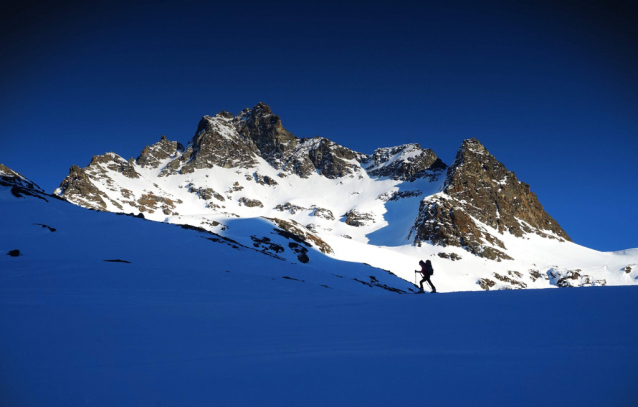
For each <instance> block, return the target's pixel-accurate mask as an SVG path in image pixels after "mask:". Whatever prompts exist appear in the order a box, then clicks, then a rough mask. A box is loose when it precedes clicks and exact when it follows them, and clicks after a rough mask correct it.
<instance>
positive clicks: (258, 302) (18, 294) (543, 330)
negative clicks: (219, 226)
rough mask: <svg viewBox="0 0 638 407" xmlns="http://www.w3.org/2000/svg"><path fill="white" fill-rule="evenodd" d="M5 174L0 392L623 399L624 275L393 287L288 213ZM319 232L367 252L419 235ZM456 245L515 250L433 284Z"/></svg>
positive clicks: (526, 402) (632, 363)
mask: <svg viewBox="0 0 638 407" xmlns="http://www.w3.org/2000/svg"><path fill="white" fill-rule="evenodd" d="M0 182H1V185H0V213H2V216H0V230H1V231H2V233H0V253H2V255H0V326H1V327H2V328H3V329H0V363H1V366H2V369H0V383H3V384H6V385H4V386H0V405H3V406H4V405H8V406H29V407H33V406H47V407H50V406H65V407H68V406H86V405H90V406H105V407H106V406H118V405H134V406H145V405H155V406H160V405H161V406H181V405H188V406H210V405H242V406H243V405H246V406H254V405H304V406H326V405H330V406H351V405H353V403H354V404H364V405H393V404H396V403H397V402H398V403H403V404H408V405H418V404H423V403H424V400H427V402H428V403H433V404H436V405H449V406H467V405H474V404H478V405H516V406H538V405H578V406H600V405H608V404H610V403H611V404H616V405H632V403H633V401H635V400H636V392H635V386H633V379H634V377H635V374H634V373H635V371H636V366H638V352H637V351H636V345H635V338H636V334H637V333H638V328H637V327H636V325H635V324H632V323H630V321H632V320H633V317H634V311H633V304H634V302H635V292H634V291H635V287H604V288H603V287H596V288H591V289H579V290H560V291H559V290H527V291H526V292H516V293H514V292H511V291H509V292H505V291H499V292H492V293H476V292H474V293H473V292H459V293H449V294H440V295H432V296H430V295H427V296H426V295H396V294H395V293H402V292H408V293H409V292H410V290H413V289H414V286H413V285H412V284H411V283H409V282H408V281H405V280H403V279H400V278H398V277H396V276H394V275H392V274H390V273H388V272H386V271H384V270H381V269H379V268H373V267H370V266H368V265H365V264H358V263H349V262H346V261H340V260H338V259H336V258H334V257H330V256H328V255H325V254H323V253H321V251H320V249H321V245H320V242H316V241H313V240H312V239H311V236H312V235H305V236H306V237H305V238H301V236H302V235H303V234H305V233H309V232H307V231H303V230H297V229H296V227H300V226H297V224H295V223H292V220H288V221H286V222H290V225H293V226H295V228H292V227H290V231H288V230H286V229H283V228H282V227H279V226H278V225H277V223H281V222H282V221H276V220H267V219H264V218H260V217H255V218H234V219H230V220H229V221H228V228H227V229H226V230H224V231H223V232H224V234H225V235H224V236H222V235H220V234H214V233H211V232H208V231H206V230H204V229H202V228H195V227H192V226H183V227H180V226H179V225H174V224H166V223H160V222H153V221H149V220H145V219H140V218H138V217H136V216H131V215H129V216H124V215H122V214H120V215H121V216H118V215H117V214H114V213H109V212H104V211H95V210H86V209H84V208H81V207H78V206H75V205H72V204H69V203H68V202H64V201H63V200H61V199H56V198H55V197H53V196H51V195H48V194H46V193H44V192H43V191H41V190H40V189H39V188H37V186H36V185H35V184H34V183H33V182H31V181H29V180H28V179H27V178H25V177H23V176H21V175H20V174H17V173H15V172H13V171H10V170H8V169H6V168H2V178H1V179H0ZM411 200H412V204H414V203H416V204H418V200H417V201H414V200H413V199H412V198H405V199H399V200H388V201H387V202H386V203H389V204H397V205H400V204H402V203H403V202H410V201H411ZM286 211H287V213H291V212H292V211H293V208H288V209H286ZM301 212H303V211H301ZM299 214H300V212H296V213H295V215H299ZM193 219H194V218H193ZM322 219H323V218H322ZM300 228H301V227H300ZM322 236H324V235H322ZM325 236H330V235H325ZM235 237H237V239H235ZM536 237H537V238H538V239H540V240H541V241H548V242H553V243H554V244H560V245H567V246H561V247H564V248H566V249H569V248H570V247H571V246H569V245H572V244H571V243H569V242H564V243H560V242H558V241H556V240H549V239H546V238H543V237H541V236H536ZM340 239H341V241H343V244H342V243H339V242H340ZM503 239H504V240H503V242H504V245H505V246H507V247H508V249H509V250H514V252H516V250H518V248H516V247H514V246H513V247H512V248H510V245H511V244H512V242H516V241H521V242H522V241H523V239H521V238H518V237H512V239H513V240H512V241H510V240H508V239H507V238H505V237H504V238H503ZM347 243H350V244H352V246H349V247H348V246H346V244H347ZM307 244H308V245H311V246H307ZM525 244H528V242H526V243H525ZM331 247H333V248H334V249H335V253H336V255H337V256H339V257H347V255H348V253H350V254H351V255H356V256H367V257H368V259H365V260H367V262H370V263H372V262H382V261H387V262H393V261H399V262H400V261H402V259H404V258H406V259H410V261H413V260H414V258H413V257H411V256H412V254H410V253H408V252H406V253H400V251H401V250H415V252H414V253H417V254H419V255H422V254H423V250H424V249H425V248H426V247H429V244H426V243H422V245H421V247H420V248H419V247H418V246H416V247H413V246H409V245H408V246H404V247H399V248H394V249H387V248H379V247H375V246H373V245H370V244H364V243H361V242H358V241H357V240H355V239H343V238H339V237H338V236H337V237H333V241H331ZM435 249H437V250H441V249H440V248H438V247H437V248H435ZM458 250H459V251H461V250H462V249H458ZM379 253H382V254H383V256H380V254H379ZM392 253H394V254H392ZM516 253H518V252H516ZM6 254H9V255H6ZM304 255H305V256H307V257H304ZM392 256H394V257H392ZM401 256H403V257H401ZM634 257H635V255H634ZM471 258H476V259H479V260H480V261H485V262H488V263H489V264H493V265H500V264H507V263H510V264H511V263H512V262H513V261H512V260H502V261H501V262H500V263H499V262H497V261H493V260H487V259H485V258H479V257H476V256H474V255H470V254H467V255H463V259H461V260H458V259H457V260H455V261H453V262H452V261H451V260H443V259H439V258H438V257H436V259H437V260H435V262H434V264H435V266H436V267H437V270H436V273H435V276H434V281H435V283H436V284H437V286H445V285H446V284H448V285H449V286H450V287H452V285H453V284H456V283H457V282H462V281H465V280H466V279H467V277H466V276H463V275H462V274H459V273H458V272H456V271H455V270H454V269H450V268H448V267H447V266H444V265H445V262H449V263H450V264H455V265H457V264H469V265H472V264H476V263H466V262H468V259H471ZM365 260H364V259H363V258H360V259H359V261H365ZM406 265H408V266H413V264H406ZM411 268H414V267H411ZM455 273H456V274H455ZM633 273H634V272H633V271H632V272H631V273H630V274H628V276H630V277H634V276H635V274H633ZM508 278H509V277H508ZM601 371H604V372H605V374H604V375H600V374H592V372H601ZM422 377H426V378H427V384H428V387H427V388H425V389H420V388H418V386H417V387H415V388H410V387H409V386H406V384H407V383H413V382H415V378H422ZM539 378H542V380H540V381H539ZM416 382H418V381H416ZM541 382H542V383H546V384H548V385H542V386H539V385H538V383H541ZM539 389H541V390H539ZM592 389H594V391H592Z"/></svg>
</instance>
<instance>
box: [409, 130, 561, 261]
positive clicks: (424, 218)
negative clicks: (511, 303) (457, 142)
mask: <svg viewBox="0 0 638 407" xmlns="http://www.w3.org/2000/svg"><path fill="white" fill-rule="evenodd" d="M477 222H478V223H477ZM484 226H488V227H489V228H492V230H495V231H496V232H498V234H503V233H506V232H507V233H511V234H512V235H514V236H518V237H521V236H523V235H524V234H525V233H536V234H538V235H541V236H543V237H550V238H557V239H562V240H569V241H571V239H570V238H569V236H568V235H567V233H565V231H564V230H563V229H562V228H561V227H560V225H559V224H558V223H557V222H556V221H555V220H554V219H553V218H552V217H551V216H550V215H549V214H548V213H547V212H545V210H544V209H543V206H542V205H541V204H540V202H539V201H538V198H537V197H536V194H534V193H533V192H531V190H530V187H529V185H527V184H526V183H524V182H521V181H519V180H518V178H517V177H516V174H514V173H513V172H511V171H508V170H507V168H505V166H504V165H503V164H502V163H500V162H499V161H498V160H496V158H494V156H492V155H491V154H490V153H489V151H487V149H486V148H485V147H484V146H483V145H482V144H481V143H480V142H479V141H478V140H477V139H475V138H472V139H468V140H465V141H464V142H463V144H462V145H461V148H460V149H459V151H458V153H457V155H456V159H455V160H454V163H453V164H452V165H451V166H450V167H449V168H448V171H447V177H446V180H445V184H444V187H443V191H442V193H440V194H436V195H433V196H431V197H428V198H426V199H424V200H423V201H422V202H421V207H420V209H419V217H418V219H417V221H416V223H415V226H414V228H413V232H415V243H417V244H418V243H419V242H423V241H429V242H432V243H434V244H439V245H442V246H447V245H453V246H461V247H464V248H466V249H467V250H468V251H470V252H472V253H475V254H477V255H480V256H482V257H487V258H493V259H496V258H499V259H500V258H508V256H507V255H505V253H503V252H502V251H501V250H500V249H505V245H504V244H503V242H502V241H501V240H500V239H499V238H498V236H497V235H495V234H493V233H491V232H490V230H489V229H487V228H485V227H484Z"/></svg>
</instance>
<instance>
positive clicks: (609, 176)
mask: <svg viewBox="0 0 638 407" xmlns="http://www.w3.org/2000/svg"><path fill="white" fill-rule="evenodd" d="M217 3H220V4H217ZM302 3H305V2H292V1H290V2H281V1H268V2H265V1H260V2H244V1H233V2H223V3H222V2H214V1H208V2H177V1H142V2H116V1H110V2H99V1H97V2H87V1H83V2H47V1H37V2H33V1H20V2H14V3H13V4H12V3H11V2H7V1H5V2H3V5H2V6H0V7H2V9H0V73H1V75H0V162H2V163H4V164H5V165H7V166H8V167H10V168H12V169H14V170H16V171H18V172H21V173H23V174H24V175H25V176H27V177H29V178H30V179H32V180H33V181H35V182H36V183H38V184H40V186H42V187H43V188H45V189H46V190H47V191H49V192H50V191H52V190H53V189H54V188H55V187H57V186H58V185H59V183H60V182H61V181H62V179H63V178H64V177H65V176H66V174H67V172H68V168H69V167H70V166H71V165H72V164H77V165H80V166H86V165H87V164H88V163H89V161H90V159H91V156H92V155H96V154H103V153H105V152H107V151H114V152H116V153H118V154H120V155H122V156H124V157H125V158H128V157H131V156H133V157H137V156H138V155H139V153H140V151H141V150H142V149H143V148H144V146H145V145H147V144H152V143H154V142H156V141H158V140H159V139H160V136H161V135H162V134H165V135H166V136H167V137H168V138H169V139H171V140H177V141H180V142H182V143H186V142H188V141H189V140H190V138H191V137H192V136H193V134H194V132H195V129H196V126H197V123H198V121H199V119H200V118H201V116H203V115H206V114H210V115H213V114H215V113H217V112H219V111H221V110H222V109H224V110H227V111H231V112H233V113H237V112H239V111H240V110H241V109H243V108H245V107H252V106H254V105H255V104H256V103H257V102H259V101H263V102H266V103H268V104H269V105H270V106H271V108H272V109H273V111H274V112H275V113H276V114H279V115H280V116H281V118H282V121H283V124H284V126H285V127H286V128H287V129H288V130H290V131H291V132H293V133H294V134H295V135H297V136H299V137H311V136H315V135H321V136H324V137H327V138H329V139H331V140H333V141H335V142H337V143H340V144H342V145H345V146H347V147H349V148H352V149H354V150H357V151H361V152H364V153H371V152H372V151H373V150H374V149H375V148H378V147H386V146H393V145H398V144H403V143H408V142H417V143H419V144H421V146H423V147H427V148H431V149H433V150H434V151H435V152H436V153H437V154H438V155H439V156H440V157H441V159H442V160H443V161H444V162H446V163H448V164H450V163H451V162H452V161H453V159H454V156H455V154H456V151H457V149H458V147H459V146H460V145H461V142H462V141H463V139H465V138H470V137H477V138H478V139H479V140H480V141H481V142H482V143H483V144H484V145H485V146H486V147H487V149H488V150H490V152H491V153H492V154H494V155H495V156H496V158H497V159H499V160H500V161H501V162H503V163H504V164H505V165H506V166H507V168H508V169H510V170H512V171H514V172H515V173H516V174H517V175H518V177H519V179H520V180H522V181H524V182H527V183H528V184H530V185H531V188H532V191H534V192H535V193H536V194H537V195H538V197H539V199H540V201H541V203H542V204H543V206H544V207H545V209H546V210H547V211H548V212H549V213H550V215H552V216H553V217H554V218H556V220H557V221H558V222H559V223H560V224H561V226H563V228H564V229H565V230H566V231H567V233H568V234H569V235H570V236H571V237H572V238H573V239H574V241H575V242H576V243H579V244H582V245H585V246H588V247H591V248H594V249H597V250H620V249H625V248H630V247H631V248H633V247H638V233H637V231H638V209H637V205H636V203H637V202H638V182H637V178H638V159H637V154H638V56H637V50H638V29H637V28H636V21H638V12H637V8H638V6H636V2H630V1H626V2H622V1H604V2H603V1H601V2H593V1H481V2H477V1H445V2H441V1H436V2H427V1H422V2H415V3H410V2H377V1H373V0H372V1H366V2H347V1H342V2H331V1H316V2H312V3H310V4H302ZM632 3H633V4H632Z"/></svg>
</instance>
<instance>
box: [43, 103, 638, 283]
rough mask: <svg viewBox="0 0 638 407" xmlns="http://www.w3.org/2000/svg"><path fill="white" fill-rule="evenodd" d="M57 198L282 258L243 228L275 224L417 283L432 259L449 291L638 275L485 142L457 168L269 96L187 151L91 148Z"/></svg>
mask: <svg viewBox="0 0 638 407" xmlns="http://www.w3.org/2000/svg"><path fill="white" fill-rule="evenodd" d="M54 193H55V195H56V196H59V197H61V198H63V199H65V200H67V201H69V202H71V203H74V204H76V205H79V206H83V207H85V208H90V209H95V210H100V211H109V212H117V213H127V214H134V215H138V216H139V214H141V215H143V216H144V217H145V218H146V219H150V220H154V221H158V222H166V223H174V224H181V225H190V226H193V227H196V228H201V229H204V230H206V231H209V232H212V233H216V234H218V235H220V236H224V237H227V238H232V239H234V240H236V241H237V242H239V243H241V244H243V245H245V246H251V245H254V246H255V247H260V248H261V250H264V251H270V252H276V250H277V248H276V246H275V248H269V246H268V244H264V242H267V240H264V239H266V238H267V239H270V238H271V237H270V236H262V235H261V234H259V233H257V232H255V231H252V230H250V229H249V228H247V227H246V225H247V224H254V223H255V222H257V221H259V222H267V223H269V224H270V225H272V227H273V228H276V229H278V230H282V231H285V232H286V233H289V234H291V235H294V236H297V237H300V238H301V239H302V240H303V241H304V242H306V243H307V244H308V245H310V246H311V247H313V248H315V249H317V250H319V251H320V252H322V253H323V254H324V255H326V256H329V257H332V258H334V259H338V260H346V261H351V262H359V263H368V264H370V265H372V266H375V267H379V268H382V269H386V270H390V271H391V272H393V273H394V274H396V275H398V276H399V277H401V278H403V279H405V280H406V281H412V282H413V281H414V270H415V269H416V268H417V267H418V266H417V263H418V260H419V259H425V258H430V259H432V260H433V263H434V267H435V270H436V272H435V276H434V277H433V281H434V283H435V284H436V285H437V289H438V290H439V291H456V290H480V289H509V288H541V287H550V286H560V287H563V286H589V285H624V284H636V283H638V281H637V280H636V275H634V274H635V267H634V265H635V263H637V262H638V251H637V250H628V251H622V252H614V253H601V252H597V251H594V250H590V249H587V248H584V247H582V246H579V245H576V244H574V243H573V242H572V241H571V239H570V238H569V236H568V234H567V233H566V232H565V231H564V230H563V229H562V228H561V227H560V225H559V224H558V223H557V222H556V221H555V220H554V219H553V218H552V217H551V216H550V215H549V214H547V213H546V212H545V210H544V209H543V207H542V205H541V204H540V202H539V201H538V199H537V197H536V195H535V194H534V193H533V192H531V190H530V187H529V185H527V184H525V183H523V182H521V181H519V180H518V179H517V177H516V175H515V174H514V173H513V172H511V171H509V170H507V169H506V168H505V166H504V165H503V164H502V163H500V162H499V161H498V160H497V159H496V158H495V157H494V156H492V155H491V154H490V153H489V152H488V150H487V149H486V148H485V147H484V146H483V145H482V144H481V143H480V142H479V141H478V140H476V139H468V140H465V141H463V143H462V145H461V147H460V149H459V152H458V154H457V156H456V159H455V160H454V162H453V163H452V164H451V165H449V166H448V165H446V164H445V163H443V162H442V161H441V159H439V158H438V157H437V156H436V154H435V153H434V152H433V151H432V150H429V149H423V148H421V147H420V146H419V145H418V144H408V145H402V146H396V147H390V148H380V149H377V150H375V151H374V152H373V153H372V154H370V155H368V154H363V153H359V152H355V151H352V150H350V149H348V148H346V147H344V146H341V145H338V144H336V143H334V142H332V141H330V140H328V139H326V138H323V137H315V138H297V137H295V136H294V135H293V134H292V133H290V132H289V131H287V130H286V129H285V128H284V127H283V125H282V122H281V119H280V118H279V116H277V115H275V114H273V112H272V111H271V109H270V108H269V107H268V106H267V105H266V104H264V103H259V104H258V105H257V106H255V107H253V108H252V109H244V110H243V111H242V112H241V113H239V114H238V115H236V116H233V115H232V114H230V113H228V112H225V111H222V112H221V113H219V114H217V115H215V116H214V117H211V116H204V117H203V118H202V120H201V121H200V123H199V125H198V126H197V130H196V132H195V135H194V137H193V138H192V139H191V140H190V142H188V144H187V145H186V146H185V147H184V146H183V145H182V144H180V143H179V142H176V141H169V140H168V139H167V138H166V137H164V136H162V138H161V140H160V141H159V142H157V143H155V144H153V145H149V146H146V147H145V148H144V149H143V150H142V153H141V154H140V156H139V157H137V158H136V159H134V158H130V159H128V160H126V159H124V158H122V157H120V156H119V155H117V154H115V153H106V154H104V155H99V156H94V157H93V159H92V160H91V162H90V163H89V165H88V166H86V167H85V168H80V167H78V166H75V165H74V166H72V167H71V169H70V172H69V175H68V176H67V177H66V178H65V179H64V180H63V181H62V183H61V185H60V187H59V188H58V189H56V190H55V191H54ZM248 220H252V223H251V222H248ZM306 256H307V255H306V254H302V253H296V255H295V257H296V258H297V260H298V261H302V262H303V261H306Z"/></svg>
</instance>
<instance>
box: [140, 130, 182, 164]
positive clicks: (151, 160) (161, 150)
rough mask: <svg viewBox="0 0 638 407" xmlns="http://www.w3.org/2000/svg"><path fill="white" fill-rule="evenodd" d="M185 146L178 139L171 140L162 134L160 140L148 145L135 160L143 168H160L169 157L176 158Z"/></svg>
mask: <svg viewBox="0 0 638 407" xmlns="http://www.w3.org/2000/svg"><path fill="white" fill-rule="evenodd" d="M183 151H184V146H183V145H181V144H180V143H178V142H177V141H170V140H168V139H167V138H166V136H164V135H162V137H161V139H160V141H158V142H157V143H155V144H153V145H150V146H146V147H144V149H143V150H142V152H141V153H140V155H139V157H137V159H136V160H135V162H136V163H137V165H139V166H141V167H143V168H158V167H159V166H160V165H161V164H162V163H164V162H165V161H166V160H167V159H169V158H174V157H175V156H176V155H177V153H178V152H183Z"/></svg>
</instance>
